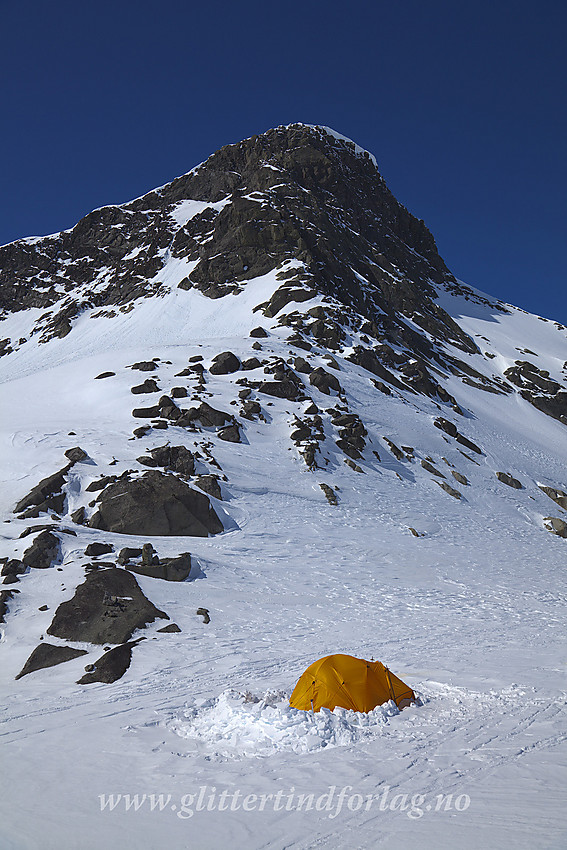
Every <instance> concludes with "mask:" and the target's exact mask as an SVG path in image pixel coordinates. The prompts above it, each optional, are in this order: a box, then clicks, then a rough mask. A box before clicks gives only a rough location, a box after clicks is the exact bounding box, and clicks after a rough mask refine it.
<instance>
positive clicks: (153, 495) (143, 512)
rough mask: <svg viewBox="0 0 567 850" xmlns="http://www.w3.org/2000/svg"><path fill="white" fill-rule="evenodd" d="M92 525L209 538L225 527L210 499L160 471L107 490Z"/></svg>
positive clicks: (118, 530)
mask: <svg viewBox="0 0 567 850" xmlns="http://www.w3.org/2000/svg"><path fill="white" fill-rule="evenodd" d="M97 502H98V503H99V507H98V510H97V512H96V513H95V514H94V515H93V516H92V517H91V519H90V521H89V526H90V527H91V528H100V529H102V530H103V531H112V532H115V533H119V534H135V535H138V536H141V535H143V536H146V535H147V536H151V537H154V536H156V537H159V536H167V537H170V536H175V537H177V536H193V537H208V535H209V534H218V533H219V532H221V531H223V530H224V529H223V525H222V523H221V521H220V519H219V518H218V516H217V515H216V513H215V511H214V510H213V508H212V506H211V504H210V502H209V500H208V498H207V496H205V494H204V493H198V492H197V491H195V490H192V489H191V488H190V487H188V486H187V484H185V483H184V482H183V481H180V479H179V478H176V476H175V475H170V474H166V473H162V472H158V471H157V470H151V471H149V472H146V473H145V475H143V476H141V477H140V478H123V479H122V478H121V479H120V480H119V481H116V482H115V483H114V484H110V485H109V486H108V487H106V488H105V489H104V490H103V491H102V493H101V494H100V496H99V497H98V499H97Z"/></svg>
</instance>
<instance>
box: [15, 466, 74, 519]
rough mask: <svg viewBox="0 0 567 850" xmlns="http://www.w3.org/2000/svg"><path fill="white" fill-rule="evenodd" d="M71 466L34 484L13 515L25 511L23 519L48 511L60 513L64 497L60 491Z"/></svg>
mask: <svg viewBox="0 0 567 850" xmlns="http://www.w3.org/2000/svg"><path fill="white" fill-rule="evenodd" d="M72 466H73V463H72V462H70V463H68V464H67V466H65V467H63V469H60V470H59V471H58V472H55V473H53V475H49V476H48V477H47V478H44V479H43V480H42V481H40V482H39V484H36V486H35V487H33V488H32V489H31V490H30V492H29V493H28V495H27V496H24V498H23V499H20V501H19V502H18V504H17V505H16V507H15V508H14V513H17V514H19V513H21V512H22V511H26V509H27V511H26V513H25V514H24V518H28V517H37V516H39V514H40V513H46V512H47V511H48V510H53V511H55V513H58V514H60V513H62V512H63V506H64V504H65V496H64V494H63V493H62V492H61V490H62V488H63V487H64V485H65V482H66V479H65V476H66V475H67V473H68V472H69V470H70V469H71V467H72Z"/></svg>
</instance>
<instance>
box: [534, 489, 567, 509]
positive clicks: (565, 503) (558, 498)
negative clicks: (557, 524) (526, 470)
mask: <svg viewBox="0 0 567 850" xmlns="http://www.w3.org/2000/svg"><path fill="white" fill-rule="evenodd" d="M537 486H538V487H539V489H540V490H541V491H542V492H543V493H545V495H546V496H549V498H550V499H553V501H554V502H556V503H557V504H558V505H559V507H560V508H564V509H565V510H567V493H565V491H564V490H557V489H556V488H555V487H546V486H545V485H544V484H538V485H537Z"/></svg>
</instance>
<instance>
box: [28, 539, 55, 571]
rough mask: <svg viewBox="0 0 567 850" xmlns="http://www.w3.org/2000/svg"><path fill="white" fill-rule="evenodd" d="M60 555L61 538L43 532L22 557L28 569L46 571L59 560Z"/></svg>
mask: <svg viewBox="0 0 567 850" xmlns="http://www.w3.org/2000/svg"><path fill="white" fill-rule="evenodd" d="M60 554H61V545H60V543H59V538H58V537H56V536H55V534H52V533H51V532H50V531H42V532H41V533H40V534H38V535H37V537H36V538H35V540H34V541H33V543H32V545H31V546H30V547H29V549H26V551H25V552H24V554H23V555H22V562H23V563H24V565H25V566H26V567H33V568H34V569H38V570H45V569H47V568H48V567H50V566H51V565H52V564H53V563H54V562H55V561H57V560H58V559H59V556H60Z"/></svg>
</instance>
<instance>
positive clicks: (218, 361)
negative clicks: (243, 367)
mask: <svg viewBox="0 0 567 850" xmlns="http://www.w3.org/2000/svg"><path fill="white" fill-rule="evenodd" d="M239 369H240V360H239V359H238V357H237V356H236V354H233V353H232V351H223V352H222V354H217V355H216V357H214V358H213V362H212V363H211V366H210V369H209V372H210V373H211V375H230V374H231V373H232V372H238V370H239Z"/></svg>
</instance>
